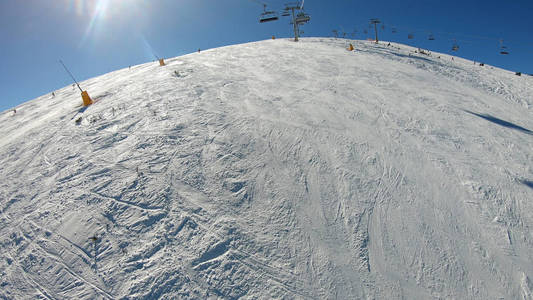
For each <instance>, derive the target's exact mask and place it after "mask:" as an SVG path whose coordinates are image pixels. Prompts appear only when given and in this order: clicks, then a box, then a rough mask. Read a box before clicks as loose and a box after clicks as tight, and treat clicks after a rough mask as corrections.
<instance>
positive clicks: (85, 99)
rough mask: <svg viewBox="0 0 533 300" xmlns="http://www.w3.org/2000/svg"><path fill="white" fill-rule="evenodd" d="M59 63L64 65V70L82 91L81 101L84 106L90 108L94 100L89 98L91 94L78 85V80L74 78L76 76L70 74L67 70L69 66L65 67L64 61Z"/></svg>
mask: <svg viewBox="0 0 533 300" xmlns="http://www.w3.org/2000/svg"><path fill="white" fill-rule="evenodd" d="M59 62H60V63H61V64H62V65H63V68H65V71H67V73H68V74H69V75H70V77H71V78H72V80H74V82H75V83H76V85H77V86H78V89H80V92H81V99H83V106H89V105H91V104H93V100H92V99H91V97H90V96H89V93H87V91H84V90H82V89H81V87H80V85H79V84H78V81H77V80H76V78H74V75H72V73H70V71H69V70H68V69H67V66H65V64H64V63H63V61H62V60H59Z"/></svg>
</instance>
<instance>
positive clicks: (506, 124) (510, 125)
mask: <svg viewBox="0 0 533 300" xmlns="http://www.w3.org/2000/svg"><path fill="white" fill-rule="evenodd" d="M465 112H467V113H469V114H471V115H474V116H477V117H480V118H482V119H485V120H487V121H489V122H492V123H494V124H498V125H500V126H503V127H507V128H511V129H514V130H518V131H521V132H523V133H527V134H529V135H533V131H531V130H529V129H527V128H524V127H522V126H518V125H516V124H513V123H511V122H507V121H505V120H502V119H499V118H496V117H494V116H491V115H489V114H478V113H475V112H472V111H469V110H465Z"/></svg>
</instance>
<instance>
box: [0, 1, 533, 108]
mask: <svg viewBox="0 0 533 300" xmlns="http://www.w3.org/2000/svg"><path fill="white" fill-rule="evenodd" d="M261 2H263V3H266V4H268V7H267V8H268V9H269V10H277V11H280V10H282V8H283V7H284V4H285V3H286V2H287V1H279V0H270V1H260V0H151V1H150V0H0V41H1V47H0V53H1V59H0V70H1V72H0V91H1V96H0V97H1V98H0V99H1V101H0V111H4V110H7V109H10V108H12V107H15V106H16V105H18V104H20V103H22V102H26V101H28V100H31V99H33V98H36V97H38V96H41V95H44V94H47V93H51V92H52V91H54V90H56V89H59V88H61V87H64V86H67V85H70V84H72V81H71V79H70V77H69V76H68V74H67V73H66V72H65V71H64V70H63V68H62V66H61V65H60V64H59V62H58V60H59V59H62V60H63V61H64V62H65V63H66V64H67V66H68V67H69V68H70V69H71V71H72V73H73V74H74V76H75V77H76V78H77V79H78V80H79V81H82V80H84V79H88V78H91V77H94V76H98V75H101V74H105V73H107V72H110V71H113V70H117V69H120V68H125V67H128V66H130V65H136V64H140V63H144V62H148V61H151V60H153V59H154V56H153V54H155V55H157V56H159V57H174V56H178V55H183V54H187V53H191V52H194V51H197V50H198V49H199V48H200V49H209V48H214V47H219V46H224V45H231V44H236V43H244V42H250V41H257V40H264V39H268V38H270V37H271V36H272V35H275V36H276V37H289V36H291V35H292V27H291V25H289V20H288V19H287V18H281V19H280V20H279V21H277V22H271V23H264V24H260V23H259V22H258V18H259V14H260V13H261V12H262V10H263V7H262V5H261V4H260V3H261ZM305 11H306V12H307V13H308V14H309V15H311V21H310V22H309V24H306V25H305V26H303V28H302V29H303V31H304V34H303V36H312V37H315V36H329V37H331V36H333V33H332V30H333V29H336V30H338V31H339V32H346V33H347V35H346V37H349V38H352V34H353V33H354V31H355V30H357V32H355V38H356V39H366V38H367V37H371V36H373V30H371V29H370V28H369V26H368V24H369V19H370V18H379V19H380V20H381V21H383V23H384V25H385V28H384V30H382V29H381V27H379V30H380V39H383V40H390V41H396V42H400V43H405V44H408V45H412V46H418V47H422V48H426V49H429V50H432V51H439V52H445V53H451V47H452V44H453V43H454V41H453V40H454V39H455V40H456V42H457V43H458V45H459V46H460V48H459V51H457V52H456V53H455V54H456V55H458V56H461V57H465V58H468V59H474V60H476V61H482V62H485V63H487V64H492V65H495V66H498V67H502V68H505V69H508V70H512V71H521V72H523V73H533V1H531V0H510V1H493V0H486V1H477V0H476V1H472V0H462V1H459V0H449V1H436V0H426V1H420V0H404V1H397V0H381V1H351V0H329V1H325V0H320V1H319V0H307V1H305ZM393 27H395V28H396V30H397V33H392V28H393ZM365 29H366V30H367V31H368V33H367V34H365V33H364V30H365ZM409 33H412V34H413V35H414V39H407V35H408V34H409ZM430 33H432V34H433V35H434V36H435V40H434V41H430V40H428V35H429V34H430ZM500 39H503V41H504V45H505V46H506V47H507V48H508V50H509V52H510V54H509V55H501V54H499V52H500V51H499V50H500V42H499V40H500ZM376 67H379V66H376Z"/></svg>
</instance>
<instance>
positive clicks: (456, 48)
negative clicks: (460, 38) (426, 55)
mask: <svg viewBox="0 0 533 300" xmlns="http://www.w3.org/2000/svg"><path fill="white" fill-rule="evenodd" d="M457 50H459V45H457V42H456V41H455V40H454V42H453V46H452V51H457Z"/></svg>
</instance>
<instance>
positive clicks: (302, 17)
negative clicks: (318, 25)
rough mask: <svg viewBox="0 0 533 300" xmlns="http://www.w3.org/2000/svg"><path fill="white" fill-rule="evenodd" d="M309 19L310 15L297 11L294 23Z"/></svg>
mask: <svg viewBox="0 0 533 300" xmlns="http://www.w3.org/2000/svg"><path fill="white" fill-rule="evenodd" d="M309 20H311V17H310V16H309V15H308V14H306V13H304V12H299V13H298V14H297V15H296V23H298V24H302V23H307V22H309Z"/></svg>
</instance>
